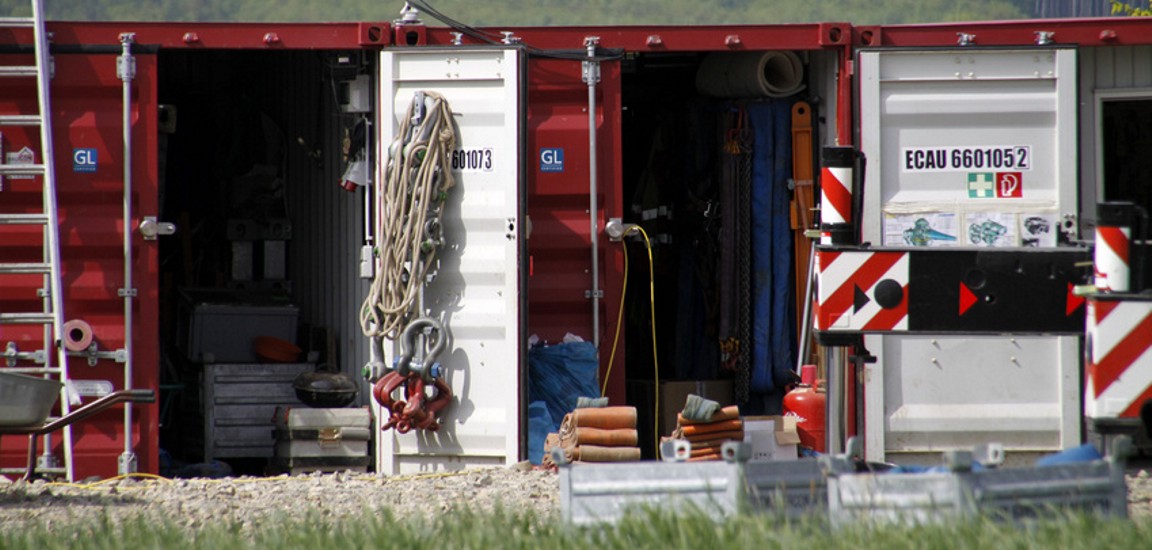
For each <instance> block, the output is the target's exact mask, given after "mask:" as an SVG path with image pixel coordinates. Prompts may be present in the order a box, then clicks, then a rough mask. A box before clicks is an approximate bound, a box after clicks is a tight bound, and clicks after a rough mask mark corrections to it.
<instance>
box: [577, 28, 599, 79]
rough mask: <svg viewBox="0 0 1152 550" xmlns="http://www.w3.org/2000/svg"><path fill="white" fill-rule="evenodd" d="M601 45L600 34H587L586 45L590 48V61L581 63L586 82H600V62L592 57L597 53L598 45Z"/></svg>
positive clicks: (582, 75) (582, 74)
mask: <svg viewBox="0 0 1152 550" xmlns="http://www.w3.org/2000/svg"><path fill="white" fill-rule="evenodd" d="M598 45H600V37H599V36H586V37H584V47H585V48H586V49H587V50H588V58H589V60H588V61H584V62H583V63H581V65H580V66H581V67H582V69H581V77H582V78H583V79H584V83H585V84H589V85H591V84H597V83H599V82H600V62H599V61H595V60H593V59H592V58H593V57H595V55H596V46H598Z"/></svg>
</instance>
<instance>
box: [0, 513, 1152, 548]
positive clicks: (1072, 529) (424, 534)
mask: <svg viewBox="0 0 1152 550" xmlns="http://www.w3.org/2000/svg"><path fill="white" fill-rule="evenodd" d="M1149 540H1152V523H1149V522H1131V521H1125V520H1104V519H1100V518H1096V517H1093V516H1082V515H1070V516H1062V517H1060V518H1059V519H1050V520H1045V521H1038V522H1031V523H1028V524H1026V525H1023V526H1020V525H1015V524H1011V523H1000V522H993V521H987V520H981V521H970V522H957V523H948V524H941V525H922V526H898V527H866V526H852V527H848V528H844V529H832V528H831V527H829V525H828V523H827V521H821V520H807V521H793V522H789V521H782V520H779V519H774V518H770V517H766V516H741V517H735V518H731V519H728V520H726V521H723V522H715V521H712V520H711V519H708V518H707V517H704V516H703V515H700V514H689V515H674V514H670V513H661V512H649V513H644V514H637V515H633V516H630V517H628V518H626V519H625V520H623V521H621V522H620V523H619V524H617V525H613V526H584V527H577V526H571V525H565V524H563V523H561V522H560V521H559V519H557V518H555V517H547V518H543V517H538V516H535V515H532V514H520V513H513V512H508V511H502V510H498V511H496V512H493V513H479V512H473V511H470V510H467V509H460V510H453V511H449V512H445V513H443V514H442V515H439V516H437V517H436V518H434V519H432V520H404V519H399V518H397V517H395V516H393V515H391V514H382V515H376V516H368V515H366V516H364V517H361V518H355V519H343V520H333V519H331V518H320V517H308V516H305V517H292V518H283V519H282V520H279V521H265V522H263V523H262V524H261V525H258V526H256V527H251V526H242V525H239V524H234V525H212V526H209V527H206V528H201V529H198V530H194V531H189V530H187V529H185V528H184V527H182V524H181V523H180V521H179V518H172V519H171V520H169V521H167V522H156V521H148V520H145V519H143V518H137V519H130V520H127V521H123V522H119V523H117V522H113V521H112V520H110V519H108V518H105V519H104V520H102V521H97V522H89V523H81V524H67V525H63V524H59V523H57V524H55V525H52V526H51V527H50V528H49V527H48V526H38V527H35V528H32V529H30V530H27V531H23V532H7V533H5V534H3V535H0V548H28V549H37V550H52V549H71V548H85V549H93V550H104V549H119V548H131V549H150V548H164V549H169V548H172V549H180V548H213V549H221V550H226V549H242V548H243V549H247V548H276V549H278V550H279V549H294V548H301V549H309V550H336V549H337V548H338V549H340V550H352V549H364V550H378V549H380V548H396V549H404V550H407V549H417V548H435V549H442V548H451V549H452V550H471V549H489V548H508V549H523V550H538V549H540V548H547V549H549V550H566V549H571V550H588V549H595V550H610V549H620V550H642V549H648V548H652V549H657V548H658V549H668V548H686V549H693V550H712V549H720V548H728V549H753V548H754V549H757V550H761V549H775V548H780V549H783V548H821V549H823V548H843V549H851V550H867V549H872V548H875V549H883V550H899V549H916V550H920V549H933V548H949V549H951V548H972V549H978V550H988V549H991V548H996V549H1001V548H1009V549H1013V548H1020V549H1032V548H1067V549H1076V548H1083V549H1085V550H1088V549H1092V550H1096V549H1099V548H1142V547H1145V546H1146V545H1147V542H1148V541H1149Z"/></svg>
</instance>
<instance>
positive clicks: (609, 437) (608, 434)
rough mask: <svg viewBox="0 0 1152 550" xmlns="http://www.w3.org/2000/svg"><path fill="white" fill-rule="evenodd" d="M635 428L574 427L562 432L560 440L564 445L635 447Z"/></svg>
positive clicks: (636, 437)
mask: <svg viewBox="0 0 1152 550" xmlns="http://www.w3.org/2000/svg"><path fill="white" fill-rule="evenodd" d="M638 439H639V438H638V436H637V434H636V430H635V429H619V430H605V429H602V428H580V427H578V428H576V430H575V431H574V432H572V433H566V434H564V437H562V438H561V441H562V442H563V444H564V445H565V446H568V447H575V446H577V445H598V446H601V447H635V446H636V442H637V440H638Z"/></svg>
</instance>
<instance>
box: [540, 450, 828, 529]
mask: <svg viewBox="0 0 1152 550" xmlns="http://www.w3.org/2000/svg"><path fill="white" fill-rule="evenodd" d="M676 443H680V444H681V445H677V446H676V450H675V452H668V453H666V455H667V456H677V457H687V456H688V450H689V449H690V447H689V446H688V445H687V442H676ZM669 448H671V447H669ZM722 454H723V456H724V457H725V459H724V460H715V461H706V462H686V461H683V460H682V458H681V459H672V460H665V461H661V462H624V463H614V464H612V463H565V462H564V460H563V455H562V454H560V455H559V456H558V455H557V454H555V453H554V454H553V457H554V459H556V463H557V464H559V465H560V468H559V469H560V509H561V515H562V517H563V519H564V520H565V521H566V522H569V523H575V524H591V523H601V522H607V523H612V522H615V521H618V520H619V519H620V518H622V517H624V516H625V515H626V514H628V513H636V512H642V511H643V510H644V509H646V508H647V509H659V510H672V511H677V512H687V511H692V510H695V511H699V512H703V513H705V514H707V515H709V516H711V517H713V518H715V519H721V518H723V517H725V516H731V515H735V514H737V513H761V514H779V515H782V516H787V517H800V516H806V515H810V514H823V513H825V510H826V509H827V488H826V485H825V481H824V477H825V476H824V473H823V471H822V470H821V467H820V465H819V464H818V463H817V461H816V460H809V459H802V460H789V461H779V462H748V461H747V460H748V457H749V456H750V454H751V448H750V447H749V446H748V445H747V444H744V443H729V444H725V446H724V448H723V452H722Z"/></svg>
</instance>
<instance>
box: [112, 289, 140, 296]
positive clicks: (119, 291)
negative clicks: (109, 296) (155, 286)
mask: <svg viewBox="0 0 1152 550" xmlns="http://www.w3.org/2000/svg"><path fill="white" fill-rule="evenodd" d="M116 295H117V296H119V297H121V298H129V297H131V298H135V297H136V289H134V288H118V289H116Z"/></svg>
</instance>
